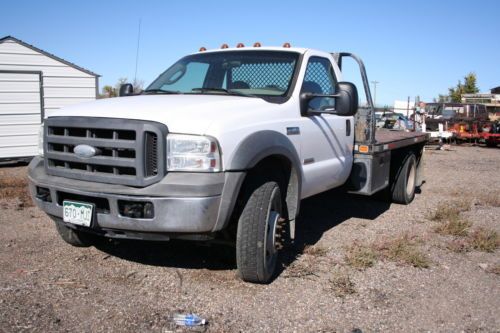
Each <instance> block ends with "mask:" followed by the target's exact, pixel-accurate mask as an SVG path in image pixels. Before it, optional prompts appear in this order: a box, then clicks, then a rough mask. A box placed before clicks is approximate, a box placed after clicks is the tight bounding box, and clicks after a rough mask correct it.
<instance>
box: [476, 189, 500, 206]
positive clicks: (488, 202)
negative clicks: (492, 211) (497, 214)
mask: <svg viewBox="0 0 500 333" xmlns="http://www.w3.org/2000/svg"><path fill="white" fill-rule="evenodd" d="M479 204H481V205H484V206H490V207H500V192H499V191H491V192H486V193H483V194H482V195H481V196H480V198H479Z"/></svg>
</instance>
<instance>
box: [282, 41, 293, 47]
mask: <svg viewBox="0 0 500 333" xmlns="http://www.w3.org/2000/svg"><path fill="white" fill-rule="evenodd" d="M283 47H286V48H287V49H289V48H290V47H292V45H290V43H288V42H286V43H284V44H283Z"/></svg>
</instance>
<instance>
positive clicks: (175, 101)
mask: <svg viewBox="0 0 500 333" xmlns="http://www.w3.org/2000/svg"><path fill="white" fill-rule="evenodd" d="M271 105H272V104H271V103H269V102H266V101H264V100H263V99H260V98H250V97H240V96H225V95H222V96H219V95H142V96H130V97H121V98H107V99H100V100H96V101H92V102H86V103H81V104H77V105H71V106H67V107H64V108H62V109H59V110H55V111H49V112H48V113H47V116H48V117H61V116H79V117H97V118H125V119H137V120H149V121H156V122H159V123H163V124H165V125H167V127H168V129H169V131H170V132H174V133H191V134H207V133H206V131H207V129H208V128H209V127H210V125H211V124H212V123H213V122H217V121H223V120H227V119H228V118H233V117H239V116H241V115H242V113H247V112H252V111H253V112H255V111H257V110H262V109H267V108H269V107H271Z"/></svg>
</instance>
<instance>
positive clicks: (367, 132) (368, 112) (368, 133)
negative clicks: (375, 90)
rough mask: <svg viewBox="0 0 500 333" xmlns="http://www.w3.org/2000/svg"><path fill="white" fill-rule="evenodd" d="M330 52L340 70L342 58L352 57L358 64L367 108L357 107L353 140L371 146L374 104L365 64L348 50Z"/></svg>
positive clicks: (373, 130)
mask: <svg viewBox="0 0 500 333" xmlns="http://www.w3.org/2000/svg"><path fill="white" fill-rule="evenodd" d="M331 54H332V56H333V58H334V59H335V62H336V63H337V65H338V66H339V69H340V70H342V59H343V58H346V57H349V58H352V59H354V60H355V61H356V62H357V64H358V66H359V71H360V73H361V79H362V81H363V86H364V88H365V94H366V101H367V103H368V108H364V109H359V110H358V113H357V114H356V132H355V141H356V145H357V146H359V145H368V146H372V145H373V144H375V106H374V105H373V100H372V94H371V91H370V85H369V83H368V76H367V74H366V68H365V64H364V63H363V60H361V58H360V57H358V56H357V55H355V54H353V53H350V52H335V53H331ZM369 150H371V149H369Z"/></svg>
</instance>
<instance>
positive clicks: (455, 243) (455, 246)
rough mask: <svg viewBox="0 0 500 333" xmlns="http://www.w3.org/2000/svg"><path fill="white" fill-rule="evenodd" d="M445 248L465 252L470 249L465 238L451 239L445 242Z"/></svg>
mask: <svg viewBox="0 0 500 333" xmlns="http://www.w3.org/2000/svg"><path fill="white" fill-rule="evenodd" d="M446 248H447V249H448V250H450V251H452V252H455V253H465V252H469V251H470V250H471V248H470V242H469V240H468V239H466V238H458V239H453V240H451V241H450V242H448V243H447V244H446Z"/></svg>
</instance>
